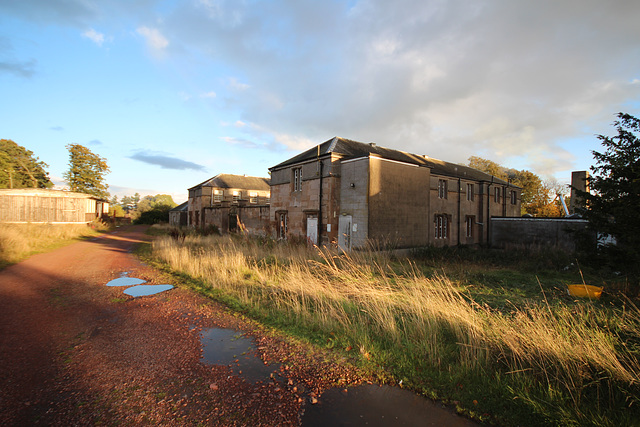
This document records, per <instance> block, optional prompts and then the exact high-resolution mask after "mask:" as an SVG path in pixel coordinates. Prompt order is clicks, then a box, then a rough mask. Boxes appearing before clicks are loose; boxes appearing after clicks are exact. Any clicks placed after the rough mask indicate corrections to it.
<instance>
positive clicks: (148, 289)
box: [123, 279, 173, 297]
mask: <svg viewBox="0 0 640 427" xmlns="http://www.w3.org/2000/svg"><path fill="white" fill-rule="evenodd" d="M138 280H140V279H138ZM143 283H144V281H143ZM169 289H173V285H138V286H132V287H130V288H127V289H125V290H124V291H123V293H124V294H127V295H130V296H132V297H144V296H147V295H154V294H158V293H160V292H164V291H168V290H169Z"/></svg>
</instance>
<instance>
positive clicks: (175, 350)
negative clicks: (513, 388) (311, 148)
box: [0, 227, 364, 426]
mask: <svg viewBox="0 0 640 427" xmlns="http://www.w3.org/2000/svg"><path fill="white" fill-rule="evenodd" d="M144 230H145V228H144V227H129V228H126V229H122V230H120V231H117V232H114V233H111V234H107V235H104V236H101V237H99V238H96V239H93V240H91V241H85V242H79V243H75V244H72V245H69V246H66V247H64V248H61V249H58V250H55V251H53V252H50V253H46V254H40V255H36V256H33V257H31V258H29V259H27V260H26V261H24V262H21V263H19V264H16V265H13V266H10V267H8V268H6V269H4V270H2V271H0V425H3V426H13V425H15V426H31V425H60V426H63V425H64V426H69V425H136V426H137V425H158V424H161V425H167V426H171V425H176V426H178V425H179V426H184V425H194V426H196V425H224V426H231V425H251V426H258V425H265V426H276V425H277V426H286V425H299V423H300V417H301V414H302V413H303V411H304V408H305V405H309V404H310V403H309V402H310V401H314V402H315V400H316V396H318V395H319V394H320V392H321V391H323V390H324V389H326V388H327V387H329V386H330V385H332V384H336V383H337V384H344V385H347V384H357V383H360V382H362V381H364V378H362V377H361V376H359V374H357V373H356V372H355V371H354V370H353V369H352V368H349V367H348V365H346V364H344V363H341V362H340V361H336V360H334V359H332V358H331V356H328V355H323V354H320V353H318V352H313V351H310V349H309V348H307V347H305V346H303V345H300V344H295V343H292V342H290V341H285V340H283V339H281V338H279V337H278V336H277V335H276V334H274V333H272V332H270V331H267V330H265V329H263V328H261V327H259V326H258V325H256V324H254V323H253V322H250V321H248V320H246V319H244V318H242V316H238V315H236V314H234V313H231V312H229V311H228V310H226V309H225V308H224V307H222V306H220V305H218V304H216V303H213V302H211V301H209V300H206V299H204V298H202V297H199V296H197V295H194V294H193V293H192V292H191V291H189V290H187V289H183V288H180V287H177V288H174V289H172V290H170V291H167V292H163V293H161V294H157V295H153V296H146V297H140V298H132V297H129V296H127V295H124V294H123V293H122V291H123V288H120V287H107V286H105V284H106V283H107V282H109V281H110V280H112V279H115V278H118V277H121V275H122V274H123V273H127V274H128V276H129V277H138V278H141V279H145V280H146V281H147V282H148V283H149V284H165V283H169V284H173V285H178V284H177V283H171V281H170V279H169V281H167V280H168V279H167V278H166V277H164V278H163V277H162V276H161V274H160V273H158V272H157V271H155V270H153V269H152V268H150V267H148V266H146V265H144V264H142V263H141V262H139V261H138V260H137V258H136V257H134V256H132V255H131V253H130V252H131V249H132V248H133V247H134V245H135V244H136V243H138V242H141V241H148V240H150V239H151V238H150V237H149V236H146V235H145V234H144ZM210 327H224V328H233V329H236V330H239V331H243V332H245V333H246V334H247V336H251V337H253V338H255V340H256V342H257V348H258V350H257V352H258V353H259V354H258V355H259V357H261V358H262V359H263V360H264V363H271V362H278V363H281V364H282V365H281V369H280V372H279V374H278V375H276V377H277V378H275V379H271V380H265V381H262V382H257V383H249V382H247V381H245V380H244V379H243V378H241V377H239V376H237V375H234V374H233V372H232V370H231V367H229V366H219V365H207V364H204V363H202V361H201V356H202V348H201V344H200V334H201V331H202V330H203V329H204V328H210Z"/></svg>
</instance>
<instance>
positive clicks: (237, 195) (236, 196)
mask: <svg viewBox="0 0 640 427" xmlns="http://www.w3.org/2000/svg"><path fill="white" fill-rule="evenodd" d="M241 197H242V193H240V192H239V191H238V190H233V203H238V200H240V198H241Z"/></svg>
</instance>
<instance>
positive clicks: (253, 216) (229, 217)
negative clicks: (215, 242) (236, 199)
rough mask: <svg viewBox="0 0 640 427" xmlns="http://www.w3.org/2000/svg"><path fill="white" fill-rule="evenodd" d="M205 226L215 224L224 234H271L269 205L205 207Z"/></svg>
mask: <svg viewBox="0 0 640 427" xmlns="http://www.w3.org/2000/svg"><path fill="white" fill-rule="evenodd" d="M203 211H204V221H203V228H206V227H207V226H209V225H215V226H216V227H218V230H219V231H220V233H222V234H227V233H230V232H246V233H248V234H252V235H260V236H267V235H270V234H271V229H270V221H269V206H268V205H262V206H258V205H246V206H214V207H208V208H204V210H203Z"/></svg>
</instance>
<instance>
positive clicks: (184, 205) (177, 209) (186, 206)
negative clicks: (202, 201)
mask: <svg viewBox="0 0 640 427" xmlns="http://www.w3.org/2000/svg"><path fill="white" fill-rule="evenodd" d="M188 210H189V202H188V201H186V202H184V203H182V204H180V205H178V206H176V207H175V208H173V209H171V210H170V211H169V212H187V211H188Z"/></svg>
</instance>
